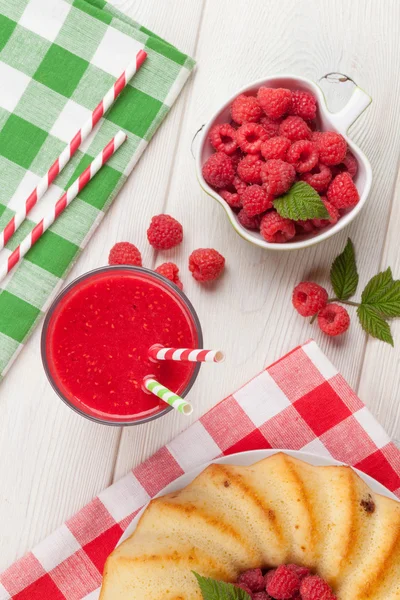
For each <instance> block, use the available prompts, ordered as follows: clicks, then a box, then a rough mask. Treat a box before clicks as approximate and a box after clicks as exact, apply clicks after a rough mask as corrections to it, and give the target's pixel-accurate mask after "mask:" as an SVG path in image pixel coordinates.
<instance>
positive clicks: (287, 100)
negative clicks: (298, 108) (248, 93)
mask: <svg viewBox="0 0 400 600" xmlns="http://www.w3.org/2000/svg"><path fill="white" fill-rule="evenodd" d="M257 98H258V101H259V103H260V106H261V108H262V109H263V111H264V112H265V114H266V115H267V117H269V118H270V119H280V118H281V117H283V116H284V115H286V114H287V113H288V112H289V109H290V107H291V105H292V94H291V92H290V90H286V89H285V88H276V89H275V88H267V87H260V88H259V90H258V92H257Z"/></svg>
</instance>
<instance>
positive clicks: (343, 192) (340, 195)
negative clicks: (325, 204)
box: [326, 172, 360, 209]
mask: <svg viewBox="0 0 400 600" xmlns="http://www.w3.org/2000/svg"><path fill="white" fill-rule="evenodd" d="M326 196H327V198H328V201H329V202H330V203H331V204H333V206H336V208H339V209H341V208H349V207H350V206H355V205H356V204H357V202H358V201H359V199H360V196H359V193H358V190H357V188H356V186H355V185H354V182H353V180H352V178H351V177H350V175H349V174H348V173H347V172H345V173H339V175H336V177H335V179H334V180H333V181H332V183H331V184H330V186H329V187H328V191H327V193H326Z"/></svg>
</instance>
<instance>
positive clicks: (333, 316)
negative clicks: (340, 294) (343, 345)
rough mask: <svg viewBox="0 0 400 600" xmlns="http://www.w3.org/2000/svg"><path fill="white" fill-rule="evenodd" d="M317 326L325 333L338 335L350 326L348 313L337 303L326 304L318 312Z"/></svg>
mask: <svg viewBox="0 0 400 600" xmlns="http://www.w3.org/2000/svg"><path fill="white" fill-rule="evenodd" d="M318 325H319V328H320V329H321V330H322V331H323V332H324V333H326V334H327V335H331V336H335V335H340V334H342V333H344V332H345V331H347V330H348V328H349V326H350V316H349V313H348V312H347V310H346V309H345V308H343V306H339V304H327V306H325V308H323V309H322V310H321V312H320V313H319V314H318Z"/></svg>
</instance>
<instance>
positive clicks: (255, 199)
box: [242, 185, 274, 217]
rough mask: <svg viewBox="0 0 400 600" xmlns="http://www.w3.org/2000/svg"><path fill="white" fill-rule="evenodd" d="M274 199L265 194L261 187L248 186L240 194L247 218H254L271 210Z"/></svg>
mask: <svg viewBox="0 0 400 600" xmlns="http://www.w3.org/2000/svg"><path fill="white" fill-rule="evenodd" d="M273 199H274V197H273V196H271V195H270V194H267V192H266V191H265V189H264V188H263V187H261V185H249V187H248V188H247V189H246V190H245V192H244V193H243V194H242V202H243V208H244V210H245V211H246V213H247V214H248V215H249V217H254V216H255V215H259V214H260V213H263V212H265V211H266V210H268V209H269V208H272V201H273Z"/></svg>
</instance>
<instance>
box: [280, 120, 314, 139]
mask: <svg viewBox="0 0 400 600" xmlns="http://www.w3.org/2000/svg"><path fill="white" fill-rule="evenodd" d="M279 135H283V136H284V137H287V138H289V140H291V141H292V142H297V141H298V140H309V139H311V135H312V132H311V129H310V128H309V126H308V125H307V123H306V122H305V121H304V119H302V118H301V117H287V119H284V120H283V121H282V123H281V124H280V125H279Z"/></svg>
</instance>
